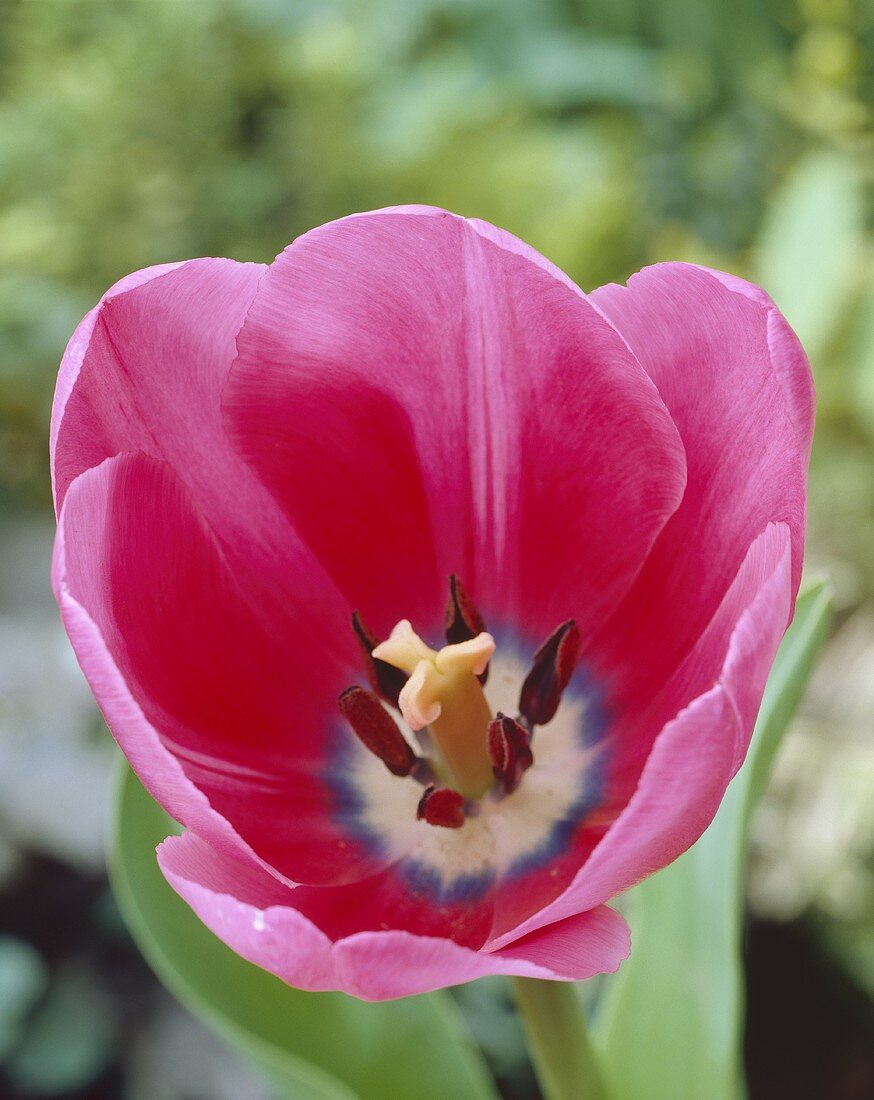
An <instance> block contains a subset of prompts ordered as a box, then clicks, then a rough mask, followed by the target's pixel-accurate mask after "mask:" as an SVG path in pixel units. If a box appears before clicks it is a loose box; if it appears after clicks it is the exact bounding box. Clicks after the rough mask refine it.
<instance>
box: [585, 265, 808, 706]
mask: <svg viewBox="0 0 874 1100" xmlns="http://www.w3.org/2000/svg"><path fill="white" fill-rule="evenodd" d="M726 280H728V282H729V284H730V285H726ZM739 286H743V287H744V288H746V290H745V291H744V292H742V293H741V292H739V291H738V287H739ZM591 297H592V300H593V301H594V302H595V304H596V305H597V306H598V308H599V309H601V310H603V312H604V314H605V315H606V316H607V317H608V318H609V319H610V321H611V322H612V323H613V324H614V325H615V326H616V328H617V330H618V331H619V332H620V333H621V334H622V335H623V336H624V337H625V339H626V340H627V341H628V343H629V345H630V346H631V348H632V350H633V351H634V353H635V354H636V355H637V357H638V359H639V360H640V362H641V363H642V365H643V366H644V368H645V369H646V371H647V373H648V374H649V376H650V377H651V378H652V380H653V382H654V383H655V385H656V387H657V388H658V391H659V393H660V394H661V396H662V398H663V400H664V402H665V404H666V406H667V407H668V409H669V411H670V413H671V415H672V417H673V419H674V421H675V423H676V425H677V427H678V429H679V432H680V436H681V438H682V440H683V444H684V446H685V448H686V456H687V464H688V484H687V487H686V492H685V495H684V497H683V501H682V504H681V505H680V507H679V508H678V509H677V511H676V513H675V514H674V515H673V516H672V517H671V519H670V521H669V522H668V524H667V525H666V526H665V528H664V530H663V531H662V532H661V534H660V535H659V537H658V539H657V540H656V542H655V545H654V546H653V549H652V552H651V554H650V556H649V559H648V561H647V563H646V565H645V566H644V569H643V570H642V571H641V574H640V576H639V577H638V578H637V580H636V582H635V584H634V587H633V588H632V590H631V592H630V593H629V594H628V596H627V598H626V599H625V601H624V602H623V604H622V605H621V607H620V608H619V610H618V612H617V613H616V615H615V616H614V618H613V620H612V621H611V622H610V623H609V624H608V626H607V628H606V630H605V632H604V634H603V635H602V637H601V638H600V639H599V640H598V643H597V650H598V662H599V664H600V665H601V666H602V667H603V668H604V669H605V670H606V672H607V674H608V675H609V676H610V678H611V680H612V681H613V684H614V686H615V693H616V695H617V697H620V698H623V699H624V700H625V701H626V702H627V701H629V700H634V699H647V698H649V697H650V696H651V695H652V693H653V692H654V691H656V690H658V689H659V688H660V687H661V685H662V684H663V683H664V682H665V680H666V679H667V678H668V677H669V676H670V675H672V674H673V672H674V671H675V670H676V668H677V666H678V664H679V663H680V662H681V661H682V660H683V658H684V657H685V655H686V654H687V653H688V652H689V650H690V649H691V648H692V647H693V646H694V644H695V642H696V641H697V639H698V638H699V637H700V635H701V633H702V631H703V630H704V628H705V627H706V625H707V623H708V622H709V621H710V619H711V617H712V616H713V613H714V611H715V609H716V607H717V606H718V604H719V602H720V600H721V599H722V597H723V595H724V593H725V592H726V591H727V589H728V587H729V585H730V583H731V581H732V578H733V577H734V575H735V573H736V572H737V570H738V568H739V566H740V564H741V562H742V561H743V558H744V555H745V554H746V552H747V550H748V548H749V546H750V544H751V543H752V542H753V540H754V539H755V538H756V537H757V535H758V534H759V532H761V531H762V530H763V529H764V527H765V526H766V525H767V524H768V523H781V522H782V523H786V524H787V525H788V527H789V530H790V533H791V538H792V581H793V594H794V593H795V592H796V591H797V587H798V583H799V579H800V575H801V558H802V550H803V541H804V522H805V493H806V481H807V451H808V446H809V440H810V431H811V429H812V417H813V406H812V385H811V381H810V368H809V366H808V364H807V360H806V358H805V357H804V354H803V352H802V351H801V349H800V347H798V345H797V341H794V337H791V333H789V330H788V326H786V325H785V322H783V321H782V318H780V317H779V315H778V314H776V312H775V310H774V309H773V307H772V306H771V305H769V304H768V303H769V302H770V299H767V297H766V296H765V295H764V294H763V293H762V292H761V291H758V288H753V287H750V286H749V284H742V283H741V281H740V280H732V279H731V277H729V276H721V275H720V276H717V275H716V274H715V273H711V272H709V271H706V270H704V269H701V268H695V267H691V266H689V265H686V264H674V263H669V264H659V265H657V266H656V267H652V268H647V269H645V270H644V271H642V272H640V273H639V274H638V275H635V276H632V278H631V279H630V280H629V282H628V286H627V287H620V286H613V285H611V286H605V287H602V288H601V289H600V290H597V291H595V292H594V294H593V295H592V296H591ZM793 341H794V343H793ZM713 672H714V675H715V673H716V669H714V670H713Z"/></svg>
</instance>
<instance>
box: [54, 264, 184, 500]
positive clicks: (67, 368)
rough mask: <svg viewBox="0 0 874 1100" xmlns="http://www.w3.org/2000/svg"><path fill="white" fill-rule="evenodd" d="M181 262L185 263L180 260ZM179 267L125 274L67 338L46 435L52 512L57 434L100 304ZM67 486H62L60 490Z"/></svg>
mask: <svg viewBox="0 0 874 1100" xmlns="http://www.w3.org/2000/svg"><path fill="white" fill-rule="evenodd" d="M183 262H184V261H183ZM180 266H182V265H181V263H175V264H157V265H156V266H155V267H146V268H143V270H141V271H134V272H133V273H132V274H130V275H126V276H125V277H124V278H123V279H119V281H118V282H117V283H115V284H114V285H113V286H111V287H110V288H109V290H107V292H106V293H105V294H104V295H103V297H102V298H101V299H100V302H99V303H98V305H96V306H95V307H94V309H92V310H89V311H88V313H86V314H85V316H84V317H83V318H82V320H81V321H80V322H79V324H78V325H77V326H76V331H75V332H74V333H73V335H72V336H71V337H70V340H69V342H68V344H67V347H66V350H65V351H64V355H63V358H62V359H61V365H60V367H59V369H58V380H57V384H56V385H55V396H54V401H53V403H52V420H51V429H50V432H49V458H50V461H51V474H52V492H53V494H54V498H55V509H56V511H60V507H61V502H62V499H63V491H61V489H60V488H59V486H58V485H57V484H56V479H57V462H56V456H57V442H58V432H59V431H60V427H61V421H62V420H63V419H64V412H65V410H66V407H67V401H68V400H69V398H70V394H71V393H72V392H73V387H74V386H75V384H76V382H77V380H78V378H79V372H80V371H81V369H82V362H83V360H84V358H85V355H86V353H87V351H88V345H89V343H90V342H91V335H92V333H93V332H94V326H95V324H96V323H97V318H98V316H99V314H100V307H101V305H102V304H103V303H104V302H106V301H108V300H109V299H111V298H114V297H116V295H118V294H123V293H124V292H125V291H127V290H132V289H133V288H134V287H137V286H142V285H143V284H144V283H148V282H150V281H151V280H152V279H157V278H158V277H159V276H161V275H165V274H166V273H167V272H168V271H174V270H175V269H176V268H177V267H180ZM65 489H66V486H63V490H65Z"/></svg>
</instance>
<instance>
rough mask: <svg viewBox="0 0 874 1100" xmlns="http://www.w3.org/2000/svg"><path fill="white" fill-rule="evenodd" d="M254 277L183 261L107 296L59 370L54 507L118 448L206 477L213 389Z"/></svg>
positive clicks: (242, 269) (217, 430)
mask: <svg viewBox="0 0 874 1100" xmlns="http://www.w3.org/2000/svg"><path fill="white" fill-rule="evenodd" d="M262 271H263V267H261V265H258V264H238V263H235V262H234V261H233V260H214V259H205V260H190V261H188V262H187V263H183V264H165V265H163V266H161V267H154V268H148V269H146V270H145V271H138V272H135V273H134V274H133V275H129V276H127V278H125V279H122V280H121V281H120V282H119V283H116V284H115V286H114V287H112V288H111V289H110V290H109V291H107V293H106V294H105V295H104V296H103V298H102V299H101V301H100V303H99V304H98V306H97V307H96V308H95V309H93V310H92V311H91V312H90V313H89V314H88V315H87V316H86V317H85V319H84V320H83V321H82V323H81V324H80V325H79V327H78V328H77V329H76V331H75V333H74V334H73V337H72V339H71V340H70V343H69V345H68V346H67V350H66V352H65V354H64V358H63V361H62V363H61V370H60V374H59V378H58V386H57V390H56V393H55V404H54V409H53V412H52V467H53V474H54V478H55V485H56V494H57V507H58V509H59V510H60V506H61V503H62V502H63V498H64V494H65V493H66V491H67V488H68V486H69V484H70V482H71V481H72V480H73V479H74V478H75V477H76V476H77V475H78V474H80V473H82V471H83V470H87V469H89V468H90V467H92V466H96V465H98V464H99V463H100V462H102V461H103V459H104V458H109V457H111V456H112V455H115V454H119V453H120V452H122V451H132V450H139V451H144V452H145V453H147V454H151V455H153V456H154V457H156V458H164V459H166V460H167V461H169V462H170V463H171V464H172V465H174V466H177V467H181V468H184V469H185V471H186V474H188V473H189V471H190V470H191V468H192V467H194V468H195V469H196V470H197V472H198V473H199V474H200V475H201V477H200V480H206V479H208V477H209V474H210V472H211V471H210V464H211V463H214V462H215V461H216V460H215V457H214V455H213V452H215V451H216V450H217V449H221V448H222V445H223V440H222V434H221V426H220V415H219V393H220V389H221V386H222V384H223V382H224V379H225V376H226V375H227V372H228V369H229V368H230V365H231V362H232V360H233V358H234V355H235V353H236V345H235V342H234V340H235V337H236V334H237V332H238V331H239V328H240V325H241V324H242V322H243V318H244V317H245V314H246V310H247V309H248V308H249V306H250V304H251V301H252V297H253V295H254V293H255V288H256V287H257V285H258V280H259V277H260V275H261V272H262ZM224 449H226V444H225V445H224ZM213 471H214V467H213ZM191 472H192V473H193V472H194V471H193V470H192V471H191Z"/></svg>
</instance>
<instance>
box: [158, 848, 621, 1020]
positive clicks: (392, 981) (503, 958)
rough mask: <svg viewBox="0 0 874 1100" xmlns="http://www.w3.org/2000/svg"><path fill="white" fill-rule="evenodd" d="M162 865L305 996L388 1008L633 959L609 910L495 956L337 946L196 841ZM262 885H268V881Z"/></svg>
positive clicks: (420, 941)
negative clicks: (493, 980) (441, 992)
mask: <svg viewBox="0 0 874 1100" xmlns="http://www.w3.org/2000/svg"><path fill="white" fill-rule="evenodd" d="M158 862H159V865H160V867H161V870H162V872H163V874H164V877H165V878H166V879H167V881H168V883H169V884H170V886H171V887H172V888H173V889H174V890H175V891H176V893H177V894H179V896H180V897H181V898H182V899H183V900H184V901H185V902H187V904H188V905H189V906H190V907H191V908H192V909H193V910H194V912H195V913H196V914H197V916H198V917H199V918H200V919H201V920H202V921H203V923H204V924H205V925H206V926H207V927H208V928H209V929H210V930H211V931H212V932H214V933H215V935H217V936H218V937H219V939H221V940H222V941H223V942H224V943H226V944H227V945H228V946H229V947H230V948H231V949H232V950H233V951H235V952H236V953H237V954H238V955H241V956H242V957H243V958H245V959H248V960H249V961H250V962H252V963H254V964H255V965H256V966H260V967H261V968H262V969H264V970H267V971H269V972H270V973H271V974H275V975H276V976H277V977H278V978H281V979H282V980H283V981H285V982H287V983H288V984H289V985H293V986H294V987H295V988H298V989H307V990H312V991H325V990H341V991H343V992H346V993H349V994H351V995H353V996H355V997H359V998H360V999H361V1000H365V1001H382V1000H389V999H392V998H396V997H406V996H410V995H412V994H416V993H428V992H431V991H433V990H435V989H441V988H443V987H445V986H448V985H457V984H460V983H462V982H468V981H472V980H473V979H475V978H481V977H484V976H486V975H489V974H512V975H519V976H523V977H531V978H545V979H549V980H553V981H581V980H584V979H586V978H590V977H592V976H593V975H595V974H600V973H605V972H610V971H614V970H616V969H617V968H618V966H619V964H620V963H621V962H622V961H623V959H625V958H626V957H627V956H628V953H629V950H630V933H629V931H628V926H627V925H626V923H625V921H624V920H623V918H622V917H621V916H620V915H619V914H618V913H617V912H615V911H614V910H612V909H609V908H607V907H606V906H600V907H598V908H595V909H593V910H591V911H589V912H586V913H580V914H578V915H576V916H574V917H572V918H571V919H570V920H567V921H561V922H558V923H557V924H554V925H551V926H550V927H549V928H547V929H544V930H542V931H538V932H535V933H533V934H532V935H530V936H526V937H525V938H523V939H520V940H519V941H518V942H516V943H514V944H512V945H511V946H510V947H507V948H505V949H502V950H497V951H491V952H486V951H473V950H471V949H470V948H467V947H461V946H459V945H458V944H456V943H453V942H452V941H451V940H448V939H440V938H437V937H430V936H418V935H414V934H413V933H411V932H404V931H384V932H375V931H367V932H357V933H355V934H353V935H351V936H347V937H345V938H342V939H339V940H337V941H335V942H332V941H331V940H330V939H329V938H328V936H326V935H325V934H324V932H322V931H321V930H320V929H319V928H317V927H316V925H315V924H313V922H312V921H310V920H309V919H308V918H307V917H306V916H305V915H304V914H302V913H301V912H299V911H298V910H297V909H295V908H294V907H293V902H294V891H293V890H292V891H287V892H286V893H287V894H288V902H287V903H284V904H283V903H279V904H275V903H274V904H264V901H265V900H267V899H266V898H262V899H261V902H260V903H259V904H253V903H252V902H251V901H244V900H241V899H240V898H239V897H237V896H235V894H234V893H233V890H234V887H235V879H236V878H238V877H244V878H245V880H246V884H247V886H248V887H249V889H251V887H252V885H253V882H252V874H251V868H245V869H241V868H239V867H235V866H234V864H233V861H231V860H229V859H227V858H226V857H222V856H220V855H219V854H218V853H217V852H215V851H214V850H212V849H210V848H208V846H206V845H204V844H203V842H202V841H200V840H199V838H198V837H196V836H194V835H193V834H191V833H185V834H183V835H182V836H178V837H168V838H167V840H165V841H164V842H163V843H162V844H160V845H159V846H158ZM262 886H267V887H268V889H269V887H270V884H269V883H266V882H265V881H264V880H262ZM280 889H281V888H280ZM256 891H257V885H256ZM270 894H272V890H270V893H268V897H269V896H270ZM276 896H281V895H276Z"/></svg>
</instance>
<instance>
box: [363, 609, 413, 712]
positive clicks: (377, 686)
mask: <svg viewBox="0 0 874 1100" xmlns="http://www.w3.org/2000/svg"><path fill="white" fill-rule="evenodd" d="M352 629H353V630H354V631H355V636H356V638H357V639H358V641H359V642H360V643H361V648H362V649H363V651H364V658H365V662H366V665H367V678H368V680H370V685H371V687H372V688H373V690H374V691H375V692H376V693H377V694H378V695H381V696H382V697H383V698H384V699H385V700H387V701H388V702H389V703H391V705H392V706H393V707H397V705H398V696H399V695H400V693H401V689H402V688H403V686H404V684H405V683H406V682H407V677H406V675H405V674H404V673H403V672H402V671H401V670H400V669H399V668H395V667H394V665H390V664H389V663H388V661H380V660H377V659H376V658H375V657H374V656H373V651H374V649H376V647H377V646H378V645H379V638H377V637H376V635H375V634H372V633H371V632H370V631H369V630H368V629H367V627H366V626H365V625H364V622H363V620H362V618H361V615H360V614H359V613H358V612H357V611H353V612H352Z"/></svg>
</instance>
